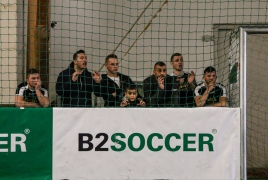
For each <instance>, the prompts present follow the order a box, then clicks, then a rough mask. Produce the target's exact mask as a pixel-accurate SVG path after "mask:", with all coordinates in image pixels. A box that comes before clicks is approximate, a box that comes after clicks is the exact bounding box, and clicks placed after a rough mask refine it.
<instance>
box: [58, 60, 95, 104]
mask: <svg viewBox="0 0 268 180" xmlns="http://www.w3.org/2000/svg"><path fill="white" fill-rule="evenodd" d="M74 72H75V70H74V63H73V62H72V63H71V64H70V65H69V67H68V68H67V69H65V70H64V71H62V72H61V73H60V74H59V76H58V79H57V83H56V92H57V94H58V95H59V96H61V106H62V107H92V97H91V93H92V92H97V91H99V90H100V87H99V85H100V84H98V83H95V81H94V79H93V78H92V73H90V72H89V71H88V70H87V69H85V70H84V71H83V73H82V74H80V75H79V76H78V79H77V81H76V82H74V81H73V80H72V74H73V73H74Z"/></svg>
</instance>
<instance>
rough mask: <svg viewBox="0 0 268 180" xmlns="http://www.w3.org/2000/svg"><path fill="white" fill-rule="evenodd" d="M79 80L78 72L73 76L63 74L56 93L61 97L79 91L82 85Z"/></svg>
mask: <svg viewBox="0 0 268 180" xmlns="http://www.w3.org/2000/svg"><path fill="white" fill-rule="evenodd" d="M65 76H69V77H65ZM77 78H78V75H77V73H76V72H74V73H73V74H72V75H69V74H68V75H64V74H63V72H61V73H60V74H59V76H58V78H57V82H56V93H57V94H58V95H59V96H64V95H66V94H67V95H68V94H70V93H71V91H77V90H78V89H79V85H80V83H79V82H78V81H77ZM74 80H75V81H74Z"/></svg>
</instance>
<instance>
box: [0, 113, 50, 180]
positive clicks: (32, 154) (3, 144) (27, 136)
mask: <svg viewBox="0 0 268 180" xmlns="http://www.w3.org/2000/svg"><path fill="white" fill-rule="evenodd" d="M52 112H53V109H52V108H42V109H33V108H25V109H17V108H0V122H1V125H0V179H20V180H21V179H52V114H53V113H52ZM25 162H27V163H25Z"/></svg>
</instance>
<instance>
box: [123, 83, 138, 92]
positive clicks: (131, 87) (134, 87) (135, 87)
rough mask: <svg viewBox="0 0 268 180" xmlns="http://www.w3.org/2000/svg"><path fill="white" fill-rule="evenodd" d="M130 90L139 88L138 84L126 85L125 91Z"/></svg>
mask: <svg viewBox="0 0 268 180" xmlns="http://www.w3.org/2000/svg"><path fill="white" fill-rule="evenodd" d="M128 90H136V91H137V90H138V88H137V86H136V85H135V84H131V85H129V86H127V87H126V90H125V92H127V91H128Z"/></svg>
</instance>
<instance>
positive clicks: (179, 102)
mask: <svg viewBox="0 0 268 180" xmlns="http://www.w3.org/2000/svg"><path fill="white" fill-rule="evenodd" d="M188 77H189V73H184V74H183V75H181V76H169V77H167V82H166V83H167V89H168V90H169V91H170V92H171V106H173V107H194V106H195V101H194V89H192V87H191V86H190V84H189V83H188ZM180 78H183V79H184V82H180V81H177V80H178V79H180ZM193 83H194V85H195V86H196V81H194V82H193Z"/></svg>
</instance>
